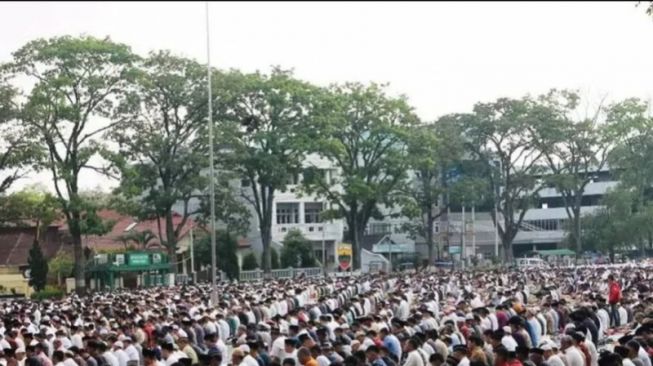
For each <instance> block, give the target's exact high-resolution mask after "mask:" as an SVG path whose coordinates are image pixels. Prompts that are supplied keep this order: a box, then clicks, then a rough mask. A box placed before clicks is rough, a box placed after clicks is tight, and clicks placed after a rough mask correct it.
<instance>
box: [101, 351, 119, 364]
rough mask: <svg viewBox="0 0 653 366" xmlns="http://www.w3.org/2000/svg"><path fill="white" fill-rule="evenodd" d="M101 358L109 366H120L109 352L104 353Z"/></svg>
mask: <svg viewBox="0 0 653 366" xmlns="http://www.w3.org/2000/svg"><path fill="white" fill-rule="evenodd" d="M102 357H104V359H105V360H106V361H107V363H108V364H109V366H120V363H118V359H117V358H116V356H114V355H113V353H111V352H110V351H106V352H104V353H103V354H102Z"/></svg>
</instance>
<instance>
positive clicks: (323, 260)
mask: <svg viewBox="0 0 653 366" xmlns="http://www.w3.org/2000/svg"><path fill="white" fill-rule="evenodd" d="M325 237H326V222H325V221H324V220H322V271H324V277H326V276H327V262H326V239H325Z"/></svg>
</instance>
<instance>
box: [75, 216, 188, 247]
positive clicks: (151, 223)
mask: <svg viewBox="0 0 653 366" xmlns="http://www.w3.org/2000/svg"><path fill="white" fill-rule="evenodd" d="M98 216H99V217H100V218H101V219H103V220H111V221H113V222H114V223H115V224H114V226H113V228H112V229H111V231H110V232H109V233H107V234H105V235H102V236H97V235H93V236H88V237H83V238H82V243H83V245H84V246H87V247H89V248H91V249H95V250H98V249H101V250H117V249H124V248H125V244H123V242H122V241H121V237H122V236H124V235H125V234H128V233H130V232H145V231H147V230H149V231H151V232H152V234H154V236H155V238H154V239H153V240H152V241H150V242H149V243H148V248H160V247H161V244H160V241H159V225H158V224H157V220H156V219H152V220H145V221H138V220H136V219H135V218H133V217H130V216H127V215H121V214H120V213H118V212H116V211H113V210H101V211H99V212H98ZM182 219H183V217H182V216H181V215H179V214H177V213H175V214H174V215H173V218H172V223H173V226H174V227H175V228H176V227H178V225H180V224H181V221H182ZM192 225H195V227H197V224H196V223H195V222H194V221H193V220H192V219H190V218H189V219H188V220H186V223H185V224H184V226H183V227H182V229H181V230H180V232H179V237H178V240H179V239H182V238H184V237H185V236H186V235H188V233H189V232H190V228H191V226H192ZM127 229H129V230H127ZM165 232H166V223H165V219H161V233H162V236H163V237H165V235H166V234H165ZM127 245H128V246H129V245H132V246H133V245H135V244H134V243H128V244H127Z"/></svg>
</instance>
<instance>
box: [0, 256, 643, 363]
mask: <svg viewBox="0 0 653 366" xmlns="http://www.w3.org/2000/svg"><path fill="white" fill-rule="evenodd" d="M650 269H651V268H649V267H648V266H646V265H629V266H623V267H619V268H616V267H610V266H588V267H576V268H557V269H551V270H542V269H538V270H530V271H529V270H510V269H503V270H493V271H473V270H469V271H446V272H445V271H438V270H435V269H433V270H428V271H427V270H424V271H417V272H410V273H407V272H400V273H392V274H384V273H375V274H373V275H362V276H357V277H341V278H296V279H292V280H266V281H262V282H257V283H222V284H220V285H219V297H220V300H219V302H218V303H215V304H211V303H210V300H209V299H210V286H208V285H202V284H199V285H187V286H177V287H158V288H146V289H131V290H126V289H125V290H119V291H114V292H111V293H93V294H89V295H87V296H83V297H78V296H77V295H69V296H67V297H66V298H64V299H61V300H53V301H43V302H33V301H27V300H22V301H15V300H14V301H8V302H5V303H3V304H1V305H0V318H1V319H2V323H1V324H0V334H1V335H2V337H1V338H0V350H2V354H0V364H2V365H3V366H17V365H18V366H194V365H210V366H219V365H231V366H300V365H301V366H652V365H651V356H653V292H652V290H651V289H652V287H651V285H652V281H653V278H652V277H653V276H652V275H651V274H650V273H651V271H650Z"/></svg>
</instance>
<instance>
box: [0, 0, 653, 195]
mask: <svg viewBox="0 0 653 366" xmlns="http://www.w3.org/2000/svg"><path fill="white" fill-rule="evenodd" d="M635 5H636V2H596V3H591V2H547V3H514V2H497V3H487V2H482V3H481V2H479V3H471V2H461V3H456V2H451V3H422V2H414V3H410V2H396V3H391V2H379V3H370V2H359V3H351V2H334V3H326V2H320V3H295V2H292V3H290V2H280V3H268V2H265V3H263V2H262V3H240V2H234V3H223V2H220V3H211V4H210V6H209V8H210V34H211V43H210V44H211V62H212V65H213V66H215V67H218V68H238V69H240V70H243V71H246V72H251V71H256V70H261V71H267V70H269V69H270V67H271V66H273V65H280V66H282V67H284V68H292V69H294V71H295V74H296V76H297V77H299V78H302V79H305V80H308V81H310V82H313V83H315V84H318V85H328V84H331V83H337V82H345V81H360V82H370V81H375V82H384V83H389V91H390V92H391V93H392V94H397V95H398V94H404V95H406V96H407V97H408V98H409V101H410V103H411V104H412V105H413V106H414V107H415V110H416V112H417V113H418V115H419V116H420V117H421V118H422V119H423V120H425V121H429V120H434V119H436V118H437V117H438V116H441V115H444V114H447V113H454V112H468V111H471V109H472V107H473V106H474V104H475V103H477V102H489V101H492V100H494V99H496V98H500V97H514V98H518V97H521V96H523V95H526V94H532V95H537V94H541V93H544V92H546V91H547V90H549V89H551V88H559V89H563V88H569V89H576V90H579V91H580V92H581V94H582V95H583V96H584V97H585V98H586V100H587V103H588V105H589V104H592V103H598V101H599V100H600V99H602V98H604V97H605V98H606V100H607V101H609V102H611V101H618V100H621V99H624V98H627V97H639V98H642V99H646V100H649V99H651V96H652V95H653V72H651V70H652V66H653V47H651V44H652V43H653V19H652V18H650V17H648V16H647V15H646V13H645V9H644V8H643V7H641V6H640V7H636V6H635ZM0 16H1V18H2V21H1V22H0V62H4V61H8V60H9V59H10V57H11V53H12V52H13V51H15V50H16V49H18V48H19V47H21V46H22V45H24V44H25V43H26V42H28V41H30V40H32V39H35V38H42V37H52V36H59V35H65V34H68V35H80V34H88V35H93V36H97V37H105V36H110V37H111V38H112V39H113V40H114V41H118V42H123V43H126V44H128V45H130V46H131V47H132V49H133V50H134V51H135V52H137V53H139V54H141V55H146V54H147V52H149V51H151V50H159V49H169V50H171V51H172V52H174V53H176V54H179V55H182V56H187V57H192V58H195V59H197V60H198V61H200V62H206V23H205V3H204V2H178V3H174V2H165V3H154V2H147V3H145V2H143V3H134V2H124V3H111V2H97V3H95V2H88V3H81V2H63V3H53V2H48V3H38V2H25V3H10V2H2V3H0ZM49 180H50V177H49V175H48V174H46V173H41V174H32V175H30V177H29V178H27V179H24V180H23V181H21V182H20V183H19V184H18V185H16V187H15V189H17V188H20V187H23V186H25V185H29V184H34V183H42V184H43V185H44V186H46V187H51V183H50V182H49ZM81 183H82V184H81V186H82V188H85V189H91V188H96V187H100V188H102V189H108V188H109V187H111V186H113V185H115V182H111V181H110V180H108V179H106V178H102V177H99V176H97V175H95V174H92V173H85V175H84V178H83V179H82V182H81Z"/></svg>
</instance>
